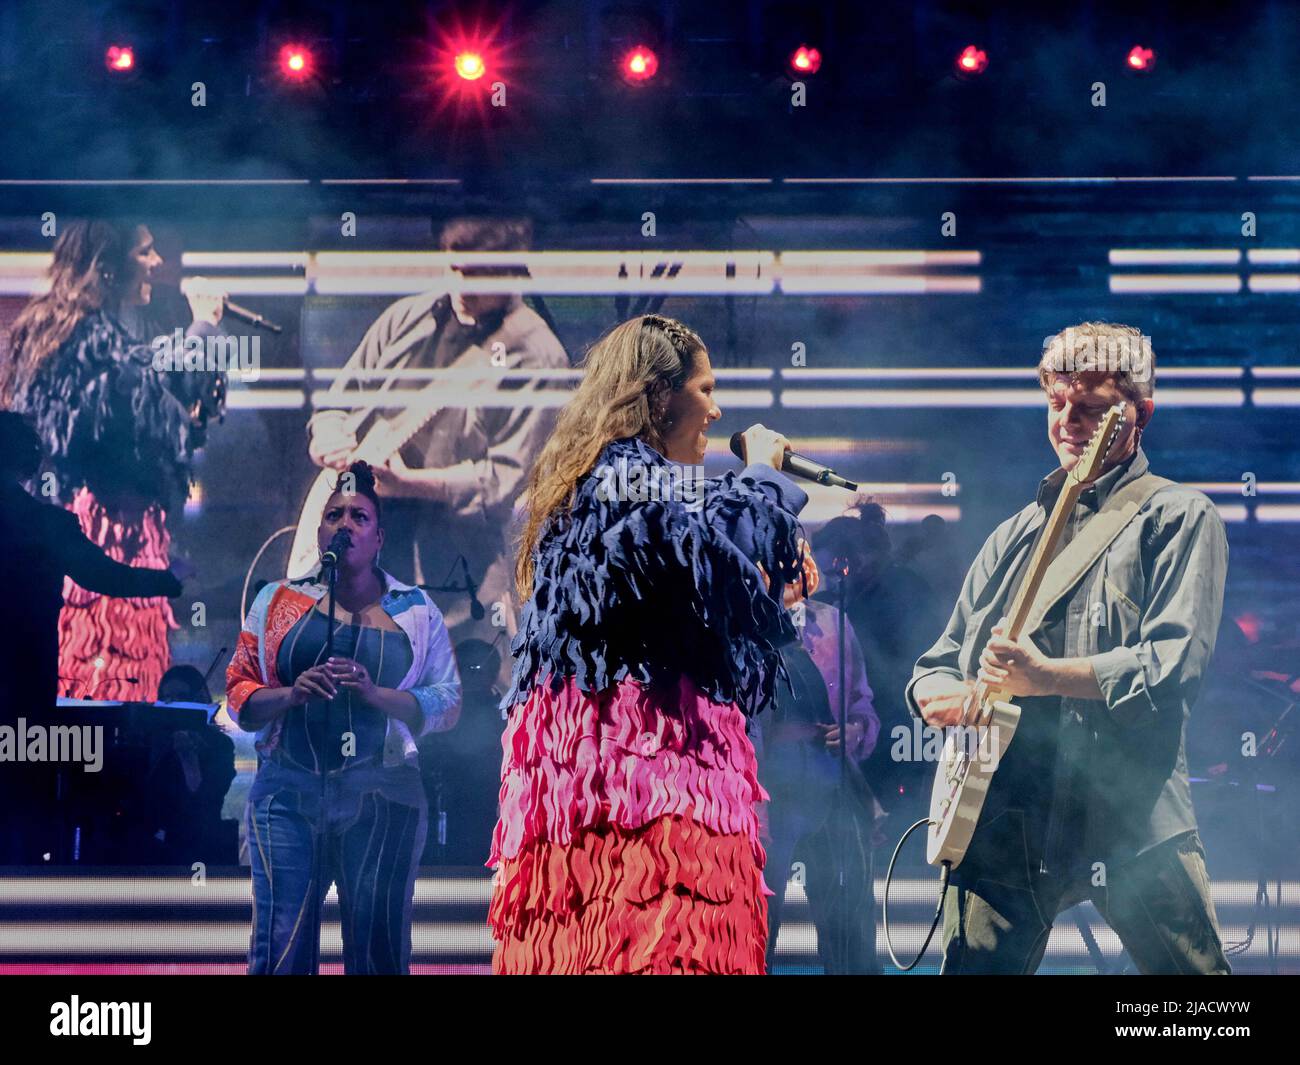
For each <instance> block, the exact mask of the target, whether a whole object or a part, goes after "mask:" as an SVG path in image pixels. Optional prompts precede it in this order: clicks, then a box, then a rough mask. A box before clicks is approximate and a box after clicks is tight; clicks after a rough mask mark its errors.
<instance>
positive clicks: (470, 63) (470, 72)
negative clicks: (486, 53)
mask: <svg viewBox="0 0 1300 1065" xmlns="http://www.w3.org/2000/svg"><path fill="white" fill-rule="evenodd" d="M455 67H456V73H457V75H459V76H460V77H462V78H464V79H465V80H466V81H478V79H479V78H481V77H482V76H483V75H484V74H486V73H487V63H485V62H484V60H483V56H482V55H480V54H479V53H478V52H460V53H458V54H457V55H456V60H455Z"/></svg>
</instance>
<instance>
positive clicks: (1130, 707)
mask: <svg viewBox="0 0 1300 1065" xmlns="http://www.w3.org/2000/svg"><path fill="white" fill-rule="evenodd" d="M1088 663H1089V664H1090V665H1091V666H1092V672H1093V675H1094V676H1095V677H1096V678H1097V687H1098V688H1100V689H1101V694H1102V696H1103V698H1105V700H1106V709H1107V710H1109V711H1110V712H1111V714H1112V716H1113V717H1114V718H1115V720H1116V721H1117V722H1119V723H1120V724H1122V725H1129V726H1133V725H1145V724H1149V723H1150V722H1151V720H1152V717H1151V715H1152V714H1154V713H1155V712H1156V711H1157V710H1158V709H1159V707H1158V706H1156V703H1155V700H1154V699H1152V698H1151V689H1150V688H1148V687H1147V676H1146V671H1145V670H1144V669H1143V668H1142V662H1141V660H1140V659H1139V658H1138V656H1137V652H1136V651H1134V650H1133V648H1131V647H1113V648H1111V649H1110V650H1109V651H1102V652H1101V653H1100V654H1095V655H1090V656H1089V657H1088Z"/></svg>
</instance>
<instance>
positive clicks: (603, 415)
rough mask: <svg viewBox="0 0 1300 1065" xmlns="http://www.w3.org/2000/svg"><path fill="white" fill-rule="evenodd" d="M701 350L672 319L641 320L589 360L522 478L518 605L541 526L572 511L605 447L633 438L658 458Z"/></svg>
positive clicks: (605, 341)
mask: <svg viewBox="0 0 1300 1065" xmlns="http://www.w3.org/2000/svg"><path fill="white" fill-rule="evenodd" d="M704 350H705V349H704V341H702V340H701V339H700V338H699V337H698V336H697V335H696V334H695V333H694V332H692V331H691V330H690V329H689V328H687V327H686V326H684V325H683V324H682V323H681V322H679V321H677V320H676V319H675V318H665V317H663V316H662V315H658V314H643V315H640V316H638V317H636V318H630V319H628V320H627V321H626V322H623V323H622V324H621V325H617V326H615V327H614V328H613V329H611V330H610V331H609V332H608V333H606V334H605V335H604V336H603V337H601V338H600V339H599V340H598V341H596V343H595V344H594V345H593V346H592V347H591V350H590V351H588V352H587V357H586V359H585V360H584V362H583V371H584V372H583V377H582V383H581V384H580V385H579V386H578V390H577V391H576V392H575V393H574V394H573V398H572V399H571V400H569V402H568V403H567V404H566V405H565V407H564V409H563V410H562V411H561V412H560V418H559V421H558V422H557V423H556V426H555V432H554V433H552V434H551V437H550V439H549V440H548V441H547V442H546V446H545V447H543V448H542V453H541V454H540V455H539V456H538V458H537V462H536V463H535V464H534V465H533V468H532V472H531V473H530V474H529V477H528V492H527V503H526V505H525V518H524V527H523V532H522V534H521V535H520V538H519V546H518V552H517V554H516V556H515V591H516V593H517V594H518V595H519V597H520V599H527V598H528V597H529V596H530V595H532V591H533V551H534V550H535V549H536V547H537V543H538V541H539V540H540V539H541V537H542V533H543V530H544V529H545V528H546V524H547V521H548V520H549V519H550V518H551V517H552V515H554V514H556V512H558V511H562V510H563V511H567V510H569V509H570V508H571V507H572V506H573V500H574V495H575V492H576V489H577V485H578V481H579V480H580V479H581V478H582V476H583V475H584V474H586V473H588V472H589V471H590V470H591V469H592V467H593V466H595V464H596V460H597V459H598V458H599V457H600V453H601V452H602V451H603V450H604V449H605V445H607V444H608V443H610V441H613V440H621V439H624V438H626V437H630V436H636V437H640V438H641V439H642V440H643V441H645V443H647V444H648V445H649V446H650V447H652V448H654V449H655V450H656V451H658V452H660V454H662V453H663V451H664V430H665V429H666V428H667V413H668V401H669V397H670V396H671V394H672V393H673V392H680V391H681V390H682V388H683V386H684V385H685V384H686V381H687V379H688V378H689V377H690V376H691V372H692V370H693V369H694V368H695V361H696V357H697V355H698V354H699V353H701V352H703V351H704Z"/></svg>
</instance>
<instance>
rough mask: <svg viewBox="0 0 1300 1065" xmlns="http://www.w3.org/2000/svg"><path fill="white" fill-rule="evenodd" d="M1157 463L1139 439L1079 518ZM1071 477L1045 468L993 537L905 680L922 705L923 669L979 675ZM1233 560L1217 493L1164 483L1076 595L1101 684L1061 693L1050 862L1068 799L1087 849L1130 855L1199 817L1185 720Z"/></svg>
mask: <svg viewBox="0 0 1300 1065" xmlns="http://www.w3.org/2000/svg"><path fill="white" fill-rule="evenodd" d="M1147 470H1148V463H1147V458H1146V455H1145V454H1144V453H1143V452H1142V450H1141V449H1140V448H1139V449H1138V451H1137V452H1136V454H1135V455H1134V457H1133V458H1132V459H1131V460H1130V461H1129V462H1127V463H1125V464H1123V465H1121V466H1117V467H1115V468H1113V469H1111V470H1109V471H1107V473H1106V474H1104V475H1103V476H1102V477H1101V478H1099V479H1098V481H1097V482H1095V483H1094V484H1093V485H1091V486H1089V487H1088V488H1087V489H1085V490H1084V492H1083V493H1082V495H1081V497H1080V499H1079V501H1078V502H1077V503H1076V504H1075V510H1074V513H1073V514H1072V516H1071V519H1072V524H1073V526H1074V527H1075V528H1078V527H1079V526H1080V525H1081V524H1083V523H1084V522H1086V521H1087V519H1088V517H1089V516H1090V515H1091V514H1094V513H1096V512H1097V510H1098V509H1100V507H1101V506H1102V505H1103V504H1104V502H1105V500H1106V498H1107V497H1108V495H1109V493H1111V492H1113V491H1115V490H1116V489H1117V488H1120V487H1122V486H1123V485H1125V484H1128V483H1129V482H1130V481H1132V480H1135V479H1136V478H1138V477H1140V476H1141V475H1142V474H1144V473H1146V472H1147ZM1064 480H1065V473H1064V471H1063V470H1061V469H1057V470H1055V471H1053V472H1052V473H1051V474H1049V475H1048V476H1047V477H1046V478H1044V479H1043V481H1042V482H1041V483H1040V485H1039V489H1038V495H1037V498H1036V500H1035V501H1034V502H1033V503H1031V504H1029V505H1028V506H1027V507H1025V508H1024V509H1023V510H1021V511H1020V512H1019V513H1017V514H1015V515H1013V516H1012V517H1011V518H1008V519H1007V520H1006V521H1004V522H1003V523H1002V524H1001V525H999V526H998V527H997V528H996V529H994V531H993V533H992V534H991V535H990V536H989V538H988V539H987V540H986V541H985V543H984V546H983V548H982V549H981V550H980V553H979V556H978V557H977V558H976V560H975V562H974V564H973V565H972V566H971V568H970V570H969V572H968V573H967V574H966V580H965V583H964V584H963V586H962V591H961V595H960V597H959V599H958V601H957V604H956V606H955V608H954V609H953V613H952V617H951V618H950V619H949V621H948V626H947V628H946V629H945V630H944V633H943V635H941V636H940V637H939V639H938V640H937V641H936V643H935V644H934V646H933V647H931V648H930V650H928V651H926V652H925V654H923V655H922V656H921V658H920V659H919V660H918V661H917V663H916V667H915V670H914V672H913V676H912V680H911V683H909V684H908V686H907V692H906V697H907V704H908V707H909V709H910V710H911V711H912V713H913V714H914V715H916V716H917V717H919V716H920V710H919V708H918V706H917V705H916V699H915V696H914V690H915V687H916V684H917V681H919V680H920V679H921V678H922V677H924V676H927V675H929V674H931V673H947V674H950V675H952V676H953V677H956V678H958V679H963V678H966V679H970V678H974V676H975V675H976V673H977V672H978V671H979V656H980V654H981V653H982V651H983V649H984V646H985V644H986V643H987V642H988V639H989V635H990V633H991V630H992V628H993V626H994V625H996V624H997V623H998V621H999V619H1000V618H1001V617H1002V616H1003V615H1004V614H1006V613H1007V609H1008V607H1009V606H1010V602H1011V599H1012V597H1013V595H1014V593H1015V590H1016V585H1017V584H1018V583H1019V582H1018V577H1019V575H1020V573H1021V572H1022V571H1023V570H1024V568H1025V565H1024V563H1025V559H1026V555H1027V553H1028V552H1029V551H1031V550H1032V548H1033V543H1034V539H1035V536H1036V534H1037V532H1038V530H1039V529H1040V528H1041V527H1042V525H1043V524H1044V522H1045V521H1046V519H1047V515H1048V514H1049V513H1050V511H1051V508H1052V506H1053V504H1054V503H1055V501H1056V498H1057V495H1058V494H1059V492H1060V490H1061V487H1062V485H1063V483H1064ZM1227 565H1228V542H1227V536H1226V534H1225V531H1224V527H1223V521H1222V519H1221V518H1220V517H1219V514H1218V511H1217V510H1216V509H1215V507H1214V505H1213V504H1212V503H1211V502H1210V500H1209V499H1208V498H1207V497H1206V496H1205V495H1203V494H1202V493H1201V492H1198V491H1196V490H1195V489H1192V488H1187V487H1186V486H1184V485H1177V484H1174V485H1167V486H1165V487H1163V488H1161V489H1159V490H1158V491H1157V492H1155V494H1154V495H1152V496H1151V498H1150V499H1148V500H1147V502H1146V503H1145V504H1144V505H1143V506H1142V507H1141V509H1140V510H1139V511H1138V513H1137V515H1136V516H1135V517H1134V519H1133V520H1132V521H1130V522H1129V523H1128V525H1127V526H1125V527H1124V528H1123V530H1122V531H1121V532H1120V533H1119V535H1118V537H1117V538H1116V539H1115V541H1114V542H1113V543H1112V544H1111V545H1110V547H1109V548H1108V549H1107V550H1106V551H1105V552H1104V553H1103V554H1102V556H1101V557H1100V558H1099V559H1098V560H1097V561H1096V562H1095V563H1094V564H1093V566H1092V567H1091V568H1090V569H1089V570H1088V572H1087V573H1085V574H1084V576H1083V578H1082V579H1081V580H1080V581H1079V583H1078V584H1077V585H1076V586H1075V587H1074V589H1073V590H1072V591H1071V592H1070V593H1068V595H1067V596H1066V598H1065V600H1064V607H1063V609H1064V622H1065V645H1064V655H1065V657H1068V658H1075V657H1082V658H1087V659H1088V660H1089V661H1090V663H1091V664H1092V669H1093V673H1094V674H1095V675H1096V678H1097V685H1098V687H1099V688H1100V689H1101V692H1102V695H1103V698H1102V699H1101V700H1088V699H1074V698H1059V699H1057V700H1054V701H1055V702H1056V703H1057V704H1059V707H1060V723H1061V731H1060V734H1059V735H1060V742H1059V744H1058V748H1057V760H1056V766H1055V767H1046V766H1044V767H1043V770H1044V772H1049V771H1050V772H1052V773H1053V777H1054V785H1053V789H1052V796H1053V798H1052V810H1051V812H1050V818H1049V824H1050V825H1051V826H1052V827H1051V828H1049V831H1048V840H1047V846H1046V854H1045V858H1046V862H1047V864H1048V866H1049V867H1051V866H1052V865H1053V863H1054V861H1056V859H1057V858H1058V857H1059V856H1060V854H1061V853H1062V852H1063V848H1064V846H1065V845H1066V843H1067V842H1069V841H1065V840H1061V839H1059V838H1057V832H1056V831H1054V829H1056V828H1059V825H1060V820H1059V819H1060V815H1061V813H1062V808H1063V806H1064V804H1065V803H1066V802H1076V803H1079V802H1081V803H1083V804H1084V806H1085V810H1084V825H1085V839H1084V840H1082V841H1080V846H1079V847H1078V848H1076V854H1077V855H1078V856H1079V857H1080V858H1082V859H1084V860H1087V861H1096V860H1111V861H1123V860H1126V859H1128V858H1131V857H1134V856H1136V855H1137V854H1139V853H1141V852H1142V851H1145V850H1147V849H1148V848H1150V847H1153V846H1155V845H1156V844H1158V843H1162V842H1164V841H1165V840H1167V839H1170V838H1172V837H1173V836H1176V835H1178V834H1180V833H1182V832H1186V831H1189V830H1192V829H1195V828H1196V818H1195V814H1194V812H1193V809H1192V799H1191V787H1190V783H1189V781H1188V776H1187V758H1186V751H1185V747H1186V725H1187V719H1188V716H1189V714H1190V712H1191V708H1192V705H1193V703H1194V702H1195V701H1196V697H1197V695H1198V693H1199V691H1200V687H1201V681H1202V678H1203V677H1204V675H1205V672H1206V669H1207V667H1208V665H1209V660H1210V655H1211V653H1212V652H1213V650H1214V642H1215V638H1216V636H1217V633H1218V627H1219V619H1220V615H1221V613H1222V608H1223V587H1224V580H1225V577H1226V574H1227ZM1058 606H1059V605H1058ZM1040 631H1041V630H1040ZM1030 635H1031V637H1032V636H1033V635H1034V634H1032V633H1031V634H1030ZM1014 743H1015V740H1014V739H1013V740H1012V744H1013V746H1014ZM1067 759H1068V760H1070V762H1071V764H1072V765H1076V766H1079V765H1082V766H1086V768H1087V779H1086V781H1084V785H1085V786H1084V788H1083V789H1082V790H1078V789H1077V782H1075V787H1076V791H1075V793H1074V794H1073V795H1071V794H1069V793H1068V791H1069V789H1070V788H1071V786H1072V785H1071V781H1070V775H1069V774H1066V773H1064V772H1062V769H1063V767H1064V764H1065V762H1066V760H1067ZM976 840H978V830H977V835H976Z"/></svg>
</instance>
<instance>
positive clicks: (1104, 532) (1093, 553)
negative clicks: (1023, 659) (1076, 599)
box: [1021, 473, 1174, 635]
mask: <svg viewBox="0 0 1300 1065" xmlns="http://www.w3.org/2000/svg"><path fill="white" fill-rule="evenodd" d="M1173 483H1174V482H1173V481H1171V480H1169V479H1168V478H1167V477H1157V476H1156V475H1155V474H1154V473H1144V474H1142V476H1141V477H1137V478H1134V479H1133V480H1132V481H1129V483H1128V484H1126V485H1124V487H1122V488H1119V489H1117V490H1116V491H1114V492H1112V493H1111V494H1110V495H1109V496H1108V497H1107V499H1106V502H1105V503H1103V504H1102V507H1101V509H1100V510H1099V511H1097V513H1096V514H1094V515H1093V516H1092V517H1091V518H1090V519H1089V520H1088V523H1087V524H1086V525H1085V526H1084V527H1083V529H1082V530H1081V531H1080V532H1079V534H1078V535H1077V536H1075V538H1074V539H1073V540H1071V541H1070V542H1069V543H1068V544H1066V545H1065V547H1064V548H1063V549H1062V550H1061V551H1060V553H1059V554H1058V555H1057V556H1056V557H1055V558H1054V559H1052V563H1051V565H1050V566H1048V567H1047V572H1046V573H1045V574H1043V583H1042V584H1040V585H1039V586H1038V595H1037V596H1035V598H1034V605H1033V606H1032V607H1031V608H1030V610H1029V616H1028V617H1027V618H1026V619H1025V624H1024V627H1023V628H1022V629H1021V632H1022V633H1023V634H1026V635H1028V634H1032V633H1033V632H1035V631H1037V629H1038V627H1039V626H1040V625H1042V623H1043V619H1044V618H1045V617H1046V616H1047V613H1048V611H1050V610H1051V609H1052V607H1054V606H1055V605H1056V604H1057V603H1059V602H1060V601H1061V599H1062V598H1064V597H1065V596H1066V595H1068V594H1069V593H1070V591H1071V590H1072V589H1073V588H1074V586H1075V585H1076V584H1078V583H1079V581H1081V580H1082V579H1083V575H1084V574H1085V573H1087V572H1088V570H1090V569H1091V568H1092V566H1093V563H1095V562H1096V561H1097V559H1099V558H1101V556H1102V555H1103V554H1104V553H1105V551H1106V549H1107V548H1108V547H1110V545H1111V544H1113V543H1114V542H1115V538H1116V537H1117V536H1119V534H1120V533H1121V532H1122V531H1123V530H1124V528H1125V526H1127V525H1128V523H1129V522H1131V521H1132V520H1133V519H1134V518H1135V517H1137V514H1138V511H1139V510H1141V509H1142V507H1143V506H1144V505H1145V503H1146V501H1147V500H1148V499H1150V498H1151V497H1152V496H1153V495H1155V493H1156V492H1158V491H1159V490H1160V489H1161V488H1164V487H1165V486H1166V485H1171V484H1173Z"/></svg>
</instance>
